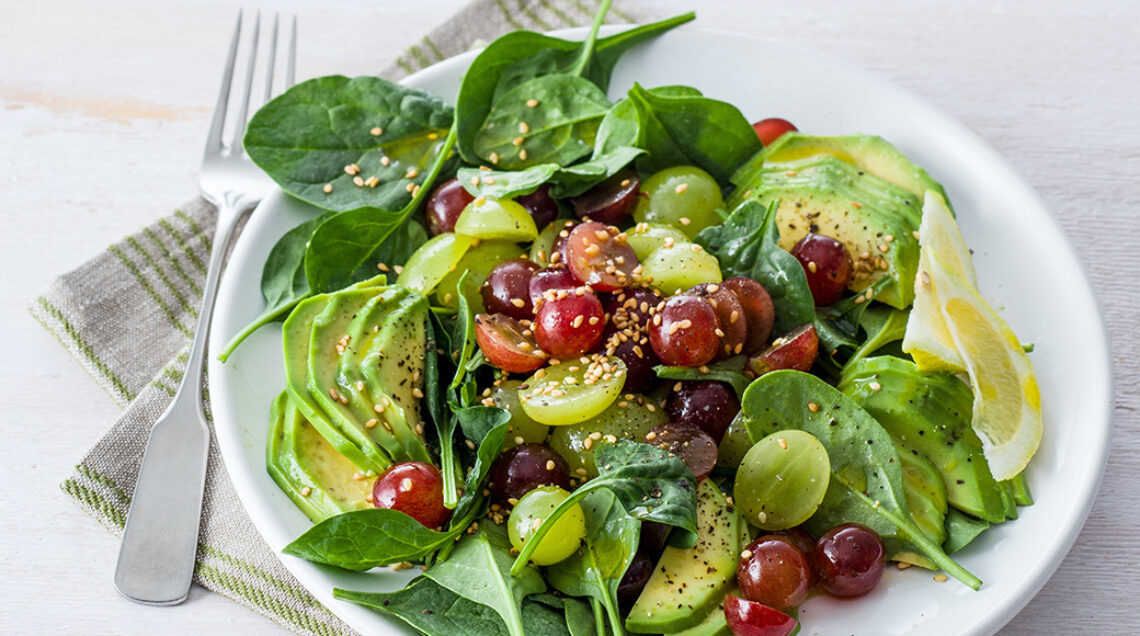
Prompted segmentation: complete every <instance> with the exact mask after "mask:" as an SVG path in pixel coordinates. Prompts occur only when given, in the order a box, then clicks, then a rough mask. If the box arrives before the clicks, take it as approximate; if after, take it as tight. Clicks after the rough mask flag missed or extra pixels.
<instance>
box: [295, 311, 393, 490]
mask: <svg viewBox="0 0 1140 636" xmlns="http://www.w3.org/2000/svg"><path fill="white" fill-rule="evenodd" d="M331 297H332V294H320V295H317V296H313V297H311V298H307V299H305V300H303V301H301V302H300V303H299V304H298V305H297V307H296V308H294V309H293V311H292V312H291V313H290V314H289V317H288V318H286V319H285V324H284V325H283V326H282V334H283V335H282V343H283V345H284V349H285V390H286V392H287V393H288V394H289V399H290V401H292V403H293V404H294V405H295V406H296V407H297V409H298V410H299V411H300V412H301V414H302V415H303V416H304V417H305V419H307V420H308V421H309V423H311V424H312V425H313V427H314V428H316V429H317V431H319V432H320V434H321V435H322V436H323V437H324V438H325V439H326V440H328V442H329V444H331V445H332V447H333V448H335V449H336V450H337V452H339V453H340V454H341V455H344V456H345V458H347V459H348V460H349V461H350V462H352V463H353V464H354V465H355V466H356V467H357V468H359V469H360V470H361V471H363V472H365V473H369V474H379V473H382V472H384V470H385V469H386V468H388V466H390V465H391V463H392V462H391V460H390V459H389V458H388V456H387V455H386V454H385V453H384V452H382V451H381V450H380V449H379V448H378V447H377V446H376V444H375V443H374V442H373V441H372V440H371V439H370V438H369V437H368V436H367V435H366V434H365V433H364V432H362V431H361V430H359V429H358V428H356V427H347V428H346V427H342V426H340V425H339V423H338V424H336V425H334V424H333V421H332V420H330V419H329V418H328V417H327V416H326V415H325V413H324V411H323V410H322V408H321V405H320V404H318V403H317V402H316V400H314V399H313V396H312V395H311V394H310V393H309V349H310V346H309V345H310V342H311V339H312V332H313V320H314V319H316V317H317V316H319V315H320V314H321V313H322V312H323V311H324V310H325V309H326V307H327V306H328V302H329V299H330V298H331Z"/></svg>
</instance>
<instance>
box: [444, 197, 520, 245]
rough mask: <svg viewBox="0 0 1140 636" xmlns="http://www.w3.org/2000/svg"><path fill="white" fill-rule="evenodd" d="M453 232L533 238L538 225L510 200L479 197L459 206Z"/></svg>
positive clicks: (513, 238)
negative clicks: (460, 210) (461, 209)
mask: <svg viewBox="0 0 1140 636" xmlns="http://www.w3.org/2000/svg"><path fill="white" fill-rule="evenodd" d="M455 233H456V234H466V235H467V236H473V237H475V238H480V239H502V240H505V241H533V240H534V239H535V238H537V237H538V228H537V227H535V225H534V219H532V218H531V216H530V212H527V211H526V208H524V207H523V206H522V205H520V204H518V203H515V202H514V201H511V200H510V199H486V198H483V197H479V198H478V199H475V200H474V201H472V202H471V203H468V204H467V207H465V208H463V212H461V213H460V214H459V219H457V220H456V221H455Z"/></svg>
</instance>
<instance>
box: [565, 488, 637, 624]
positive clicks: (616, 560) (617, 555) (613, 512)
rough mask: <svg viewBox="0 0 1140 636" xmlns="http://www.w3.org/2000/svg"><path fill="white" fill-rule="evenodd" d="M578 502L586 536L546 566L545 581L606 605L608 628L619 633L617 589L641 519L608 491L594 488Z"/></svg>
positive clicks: (629, 559)
mask: <svg viewBox="0 0 1140 636" xmlns="http://www.w3.org/2000/svg"><path fill="white" fill-rule="evenodd" d="M579 505H580V506H581V507H582V512H583V513H584V514H585V517H586V538H585V540H584V541H583V542H582V545H581V546H579V548H578V551H577V552H575V553H574V554H572V555H570V557H569V558H567V559H566V560H564V561H561V562H559V563H555V564H554V565H551V566H549V567H547V568H546V580H547V581H548V582H550V585H551V586H553V587H554V589H556V590H558V591H559V592H562V593H563V594H567V595H569V596H586V597H590V598H592V599H595V600H597V601H598V602H599V603H600V604H601V605H602V607H604V608H605V612H606V615H607V616H608V617H609V622H610V629H611V630H613V633H615V634H621V633H622V625H623V620H622V615H621V612H620V611H619V610H618V603H617V588H618V585H619V584H620V583H621V579H622V577H623V576H624V575H625V571H626V568H628V567H629V564H630V563H631V562H632V561H633V557H634V554H636V552H637V544H638V538H639V537H640V535H641V522H640V521H638V520H637V519H634V518H633V517H631V516H629V514H627V513H626V511H625V509H624V508H622V506H621V504H619V503H618V501H617V498H616V497H614V495H613V493H610V492H608V491H603V490H598V491H594V492H592V493H590V494H589V495H587V496H586V497H584V498H583V499H582V501H580V502H579Z"/></svg>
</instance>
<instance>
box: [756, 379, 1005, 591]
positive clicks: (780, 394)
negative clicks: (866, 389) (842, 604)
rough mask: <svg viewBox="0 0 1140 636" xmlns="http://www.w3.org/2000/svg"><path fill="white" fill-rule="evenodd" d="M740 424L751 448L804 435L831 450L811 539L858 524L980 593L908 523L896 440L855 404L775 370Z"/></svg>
mask: <svg viewBox="0 0 1140 636" xmlns="http://www.w3.org/2000/svg"><path fill="white" fill-rule="evenodd" d="M810 404H815V405H816V407H817V408H816V409H814V410H813V409H811V408H809V405H810ZM738 417H740V418H743V421H744V423H745V426H746V427H747V429H748V434H749V436H750V437H751V438H752V440H753V441H758V440H760V439H762V438H764V437H765V436H767V435H768V434H770V433H774V432H776V431H780V430H787V429H799V430H803V431H807V432H809V433H811V434H812V435H814V436H815V437H816V438H818V439H819V441H820V442H821V443H822V444H823V446H824V448H826V449H827V455H828V458H829V459H830V460H831V481H830V482H829V484H828V487H827V494H826V495H824V498H823V503H822V504H820V507H819V510H818V511H816V513H815V514H814V515H812V517H811V518H810V519H808V521H807V522H806V524H805V526H806V527H807V529H808V531H809V532H812V533H813V534H815V535H820V534H823V533H824V532H826V531H827V530H829V529H831V528H834V527H835V526H837V525H840V524H842V523H850V522H855V523H861V524H863V525H865V526H867V527H869V528H871V529H872V530H874V531H875V532H877V533H878V534H879V536H880V537H881V538H882V539H883V542H884V543H885V544H886V546H887V552H888V553H891V554H897V553H899V552H904V551H906V550H914V551H916V552H919V553H921V554H923V555H924V556H926V557H927V558H929V559H930V560H931V561H932V562H934V564H935V565H937V566H938V567H940V568H942V569H943V570H945V571H946V572H947V573H948V574H950V575H951V576H953V577H954V578H956V579H958V580H959V581H962V582H963V583H965V584H966V585H968V586H970V587H971V588H973V589H975V590H976V589H978V588H979V587H981V584H982V582H981V580H980V579H978V578H977V577H976V576H974V575H973V574H971V573H970V572H968V571H967V570H966V569H965V568H963V567H962V566H961V565H958V563H956V562H955V561H954V560H953V559H951V558H950V557H949V556H947V555H946V553H945V552H943V551H942V547H941V546H939V545H936V544H934V543H932V542H931V541H930V540H929V539H927V538H926V536H925V535H924V534H923V532H922V530H921V529H920V528H919V527H918V526H917V525H916V524H915V523H914V521H913V520H912V519H911V516H910V513H909V510H908V508H907V503H906V495H905V492H904V486H903V477H902V468H901V466H900V463H899V457H898V451H897V450H896V449H895V444H894V440H892V439H891V436H890V434H889V433H887V431H886V430H885V429H884V428H883V427H882V426H881V425H880V424H879V423H878V422H877V421H876V420H875V418H873V417H871V415H870V414H868V413H867V412H866V411H864V410H863V409H862V408H860V407H859V405H858V404H856V403H855V402H854V401H852V400H851V398H849V397H847V396H846V395H843V394H842V393H840V392H839V391H838V390H836V389H835V388H834V387H832V386H830V385H828V384H827V383H826V382H824V381H823V380H820V379H819V378H817V377H815V376H813V375H811V374H808V373H803V372H800V371H791V370H784V371H774V372H772V373H768V374H765V375H763V376H761V377H760V378H758V379H757V380H756V381H755V382H753V383H752V385H751V386H750V387H748V390H747V391H746V392H745V393H744V400H743V401H742V404H741V411H740V415H739V416H738Z"/></svg>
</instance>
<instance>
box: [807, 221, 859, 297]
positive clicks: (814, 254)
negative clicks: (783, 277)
mask: <svg viewBox="0 0 1140 636" xmlns="http://www.w3.org/2000/svg"><path fill="white" fill-rule="evenodd" d="M792 256H795V257H796V260H798V261H799V262H800V265H802V266H803V268H804V274H805V275H807V282H808V288H809V289H810V290H811V295H812V298H813V299H814V300H815V304H816V305H820V306H826V305H831V304H834V303H835V302H836V301H837V300H839V299H840V298H841V297H842V296H843V292H844V291H845V290H846V289H847V283H849V282H851V274H852V268H853V265H852V262H851V254H849V253H848V252H847V248H846V247H844V245H843V243H841V242H840V241H839V240H837V239H834V238H832V237H830V236H824V235H823V234H807V235H806V236H804V237H803V238H802V239H800V242H799V243H796V245H795V247H793V248H792Z"/></svg>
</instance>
